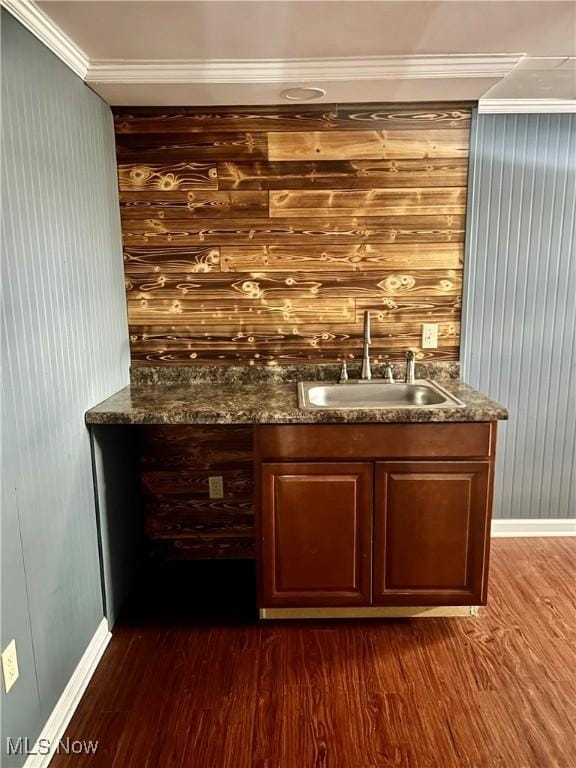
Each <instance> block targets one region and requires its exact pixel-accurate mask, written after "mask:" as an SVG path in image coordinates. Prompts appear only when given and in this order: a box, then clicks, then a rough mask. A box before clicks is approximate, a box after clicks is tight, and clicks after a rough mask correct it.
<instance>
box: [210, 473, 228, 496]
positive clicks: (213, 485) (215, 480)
mask: <svg viewBox="0 0 576 768" xmlns="http://www.w3.org/2000/svg"><path fill="white" fill-rule="evenodd" d="M208 489H209V491H210V498H211V499H222V498H224V478H223V477H221V476H219V475H217V476H212V477H209V478H208Z"/></svg>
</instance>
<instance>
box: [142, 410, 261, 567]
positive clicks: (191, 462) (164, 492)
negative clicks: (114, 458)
mask: <svg viewBox="0 0 576 768" xmlns="http://www.w3.org/2000/svg"><path fill="white" fill-rule="evenodd" d="M140 435H141V439H140V445H141V448H140V464H141V468H142V492H143V495H144V499H145V513H146V535H147V537H148V539H149V542H150V551H151V554H152V556H155V557H159V558H162V559H189V558H196V559H197V558H230V557H253V556H254V546H255V529H254V473H253V433H252V428H251V427H239V426H234V425H230V426H225V427H221V426H195V425H194V426H177V427H174V426H157V425H153V426H145V427H141V428H140ZM214 475H215V476H219V477H222V478H223V485H224V496H223V498H222V499H211V498H210V495H209V477H210V476H214Z"/></svg>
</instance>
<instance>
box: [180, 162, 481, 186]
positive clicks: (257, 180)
mask: <svg viewBox="0 0 576 768" xmlns="http://www.w3.org/2000/svg"><path fill="white" fill-rule="evenodd" d="M172 173H174V174H176V173H177V171H176V170H175V171H173V172H172ZM467 174H468V163H467V160H466V159H465V158H450V159H446V160H437V159H426V160H352V161H337V160H336V161H330V160H327V161H323V162H305V161H300V162H289V161H287V162H279V163H264V162H261V163H242V162H239V163H233V162H231V161H229V162H223V163H218V170H217V175H218V187H219V189H301V188H302V187H303V186H310V187H315V188H317V189H373V188H374V187H465V186H466V177H467Z"/></svg>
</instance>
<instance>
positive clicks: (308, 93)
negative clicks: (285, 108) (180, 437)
mask: <svg viewBox="0 0 576 768" xmlns="http://www.w3.org/2000/svg"><path fill="white" fill-rule="evenodd" d="M280 95H281V96H282V97H283V98H285V99H288V101H311V100H312V99H321V98H322V96H326V91H325V90H324V89H323V88H307V87H304V88H287V89H286V90H285V91H282V93H281V94H280Z"/></svg>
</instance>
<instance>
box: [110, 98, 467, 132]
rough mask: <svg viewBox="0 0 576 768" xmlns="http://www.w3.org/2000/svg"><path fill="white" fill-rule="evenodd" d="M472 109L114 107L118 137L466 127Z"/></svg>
mask: <svg viewBox="0 0 576 768" xmlns="http://www.w3.org/2000/svg"><path fill="white" fill-rule="evenodd" d="M471 107H472V104H462V105H459V104H454V102H448V103H446V104H428V103H426V104H402V105H399V104H389V105H386V104H344V105H339V104H312V105H300V106H289V105H279V106H274V107H267V106H262V107H241V108H235V107H221V108H215V107H212V108H204V109H202V108H197V107H127V108H124V109H123V108H121V107H117V108H116V109H115V110H114V112H115V125H116V132H117V134H125V133H136V134H144V133H161V134H167V133H198V132H204V131H207V132H223V131H232V132H234V133H237V132H239V131H265V132H267V131H281V130H286V131H324V130H330V129H339V128H340V129H342V128H343V129H346V130H353V129H355V128H358V129H360V130H366V128H371V127H374V126H377V127H379V128H391V127H393V128H398V129H403V130H411V131H418V130H421V131H428V130H430V128H457V127H461V128H466V129H468V128H469V126H470V109H471Z"/></svg>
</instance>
